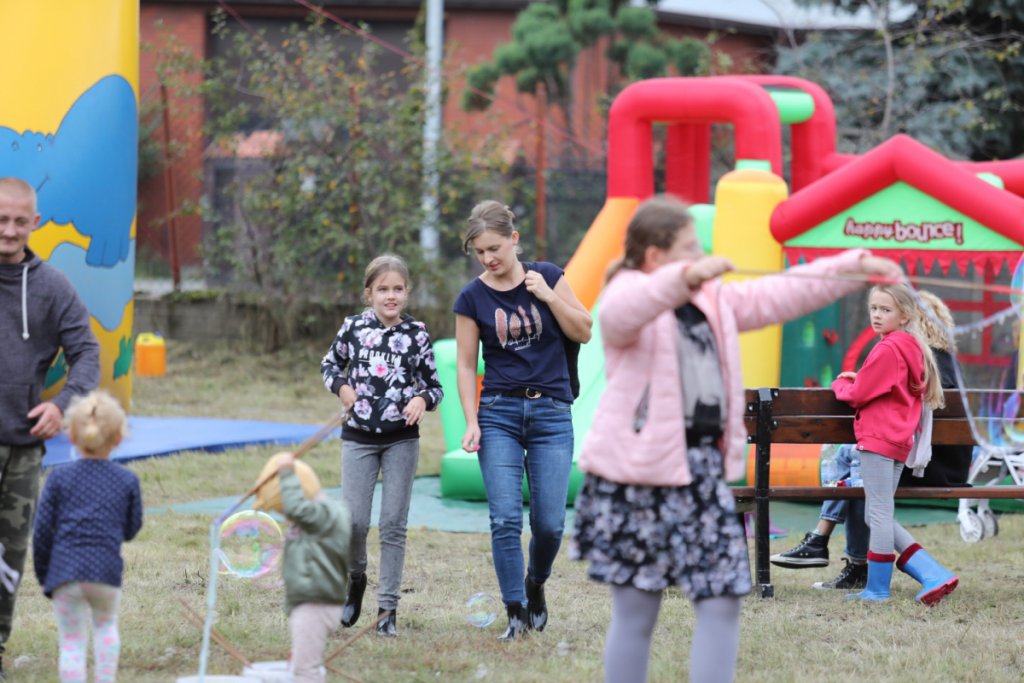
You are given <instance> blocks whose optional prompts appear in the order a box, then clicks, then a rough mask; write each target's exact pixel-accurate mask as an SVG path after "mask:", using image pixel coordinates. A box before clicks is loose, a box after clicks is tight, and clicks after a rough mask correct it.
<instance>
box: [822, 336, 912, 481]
mask: <svg viewBox="0 0 1024 683" xmlns="http://www.w3.org/2000/svg"><path fill="white" fill-rule="evenodd" d="M914 387H917V388H916V389H915V388H914ZM832 391H834V392H835V394H836V398H838V399H839V400H840V401H845V402H846V403H849V404H850V405H851V406H853V407H854V408H856V409H857V414H856V416H855V417H854V420H853V433H854V435H855V436H856V437H857V448H859V449H860V450H864V451H871V452H873V453H878V454H880V455H884V456H886V457H888V458H892V459H893V460H897V461H899V462H906V461H907V454H908V453H909V452H910V447H911V446H912V445H913V443H914V432H915V430H917V426H918V423H920V421H921V396H922V394H923V393H924V354H923V353H922V352H921V347H920V345H918V343H917V340H916V339H914V337H913V336H911V335H910V334H908V333H906V332H903V331H899V330H897V331H895V332H890V333H889V334H887V335H885V337H883V338H882V340H881V341H879V342H878V344H876V345H875V348H873V349H872V350H871V353H869V354H868V357H867V360H865V361H864V365H863V367H861V369H860V372H858V373H857V379H856V380H855V381H851V380H848V379H837V380H835V381H834V382H832Z"/></svg>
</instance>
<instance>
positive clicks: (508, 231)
mask: <svg viewBox="0 0 1024 683" xmlns="http://www.w3.org/2000/svg"><path fill="white" fill-rule="evenodd" d="M466 223H468V225H467V227H466V232H465V233H464V234H463V236H462V251H463V252H465V253H467V254H468V253H469V245H470V243H471V242H472V241H473V240H475V239H476V238H477V237H479V236H480V235H482V234H483V233H484V232H493V233H496V234H498V235H501V236H502V237H511V236H512V233H513V232H515V231H516V215H515V214H514V213H513V212H512V209H510V208H509V207H507V206H505V205H504V204H502V203H501V202H499V201H495V200H494V199H485V200H484V201H482V202H480V203H479V204H477V205H476V206H474V207H473V210H472V211H471V212H470V213H469V218H468V219H467V220H466Z"/></svg>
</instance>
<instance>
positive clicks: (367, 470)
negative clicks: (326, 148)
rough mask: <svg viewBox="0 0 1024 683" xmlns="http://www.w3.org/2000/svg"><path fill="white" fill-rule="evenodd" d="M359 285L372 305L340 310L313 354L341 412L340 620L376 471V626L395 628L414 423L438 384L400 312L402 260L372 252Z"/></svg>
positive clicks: (356, 606) (404, 286)
mask: <svg viewBox="0 0 1024 683" xmlns="http://www.w3.org/2000/svg"><path fill="white" fill-rule="evenodd" d="M364 287H365V290H364V292H365V296H366V301H367V303H368V304H369V305H370V308H367V309H366V310H365V311H363V312H362V313H360V314H358V315H353V316H349V317H348V318H346V319H345V322H344V323H343V324H342V326H341V329H340V330H339V331H338V334H337V336H336V337H335V339H334V343H332V344H331V348H330V349H328V351H327V355H325V356H324V358H323V360H322V361H321V363H320V372H321V373H322V374H323V378H324V386H326V387H327V390H328V391H330V392H331V393H332V394H335V395H336V396H338V398H340V399H341V403H342V408H343V410H344V411H345V412H348V414H349V417H348V421H347V422H346V423H345V426H344V427H343V429H342V432H341V439H342V441H341V444H342V445H341V497H342V499H343V500H344V501H345V504H346V505H347V506H348V508H349V510H350V511H351V513H352V563H351V568H352V570H351V571H352V577H351V579H352V580H351V584H350V586H349V592H348V599H347V600H346V602H345V606H344V608H343V610H342V615H341V623H342V625H343V626H352V625H353V624H355V623H356V620H357V619H359V613H360V611H361V609H362V603H363V593H364V592H365V591H366V534H367V532H368V531H369V527H370V506H371V505H372V503H373V490H374V487H375V486H376V484H377V476H378V474H381V475H382V478H383V490H382V494H381V506H380V519H379V521H378V528H379V530H380V556H381V557H380V584H379V587H378V591H377V601H378V608H379V611H378V620H379V621H378V624H377V633H378V634H379V635H383V636H395V635H397V626H396V624H397V622H396V610H397V608H398V599H399V593H400V588H401V583H402V568H403V566H404V564H405V533H406V524H407V522H408V519H409V501H410V499H411V498H412V481H413V478H414V477H415V475H416V466H417V463H418V462H419V457H420V433H419V423H420V420H422V419H423V415H424V413H425V412H426V411H428V410H434V409H435V408H437V405H438V404H439V403H440V402H441V398H442V397H443V392H442V391H441V383H440V381H439V380H438V378H437V364H436V363H435V361H434V350H433V347H432V346H431V344H430V335H429V334H428V333H427V328H426V326H425V325H424V324H423V323H422V322H420V321H418V320H416V319H414V318H413V317H411V316H409V315H406V314H404V313H403V309H404V308H405V305H406V303H407V302H408V300H409V290H410V279H409V269H408V267H407V266H406V264H405V261H403V260H402V259H400V258H399V257H397V256H391V255H385V256H379V257H377V258H375V259H374V260H373V261H371V262H370V265H368V266H367V267H366V275H365V278H364ZM385 615H386V616H385Z"/></svg>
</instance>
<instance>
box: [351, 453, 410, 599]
mask: <svg viewBox="0 0 1024 683" xmlns="http://www.w3.org/2000/svg"><path fill="white" fill-rule="evenodd" d="M419 459H420V441H419V439H407V440H405V441H399V442H398V443H392V444H387V445H373V444H365V443H356V442H354V441H342V442H341V499H342V500H343V501H345V504H346V505H347V506H348V509H349V512H351V513H352V545H351V551H352V557H351V565H350V566H351V572H352V573H353V574H361V573H363V572H365V571H366V534H367V533H368V532H369V530H370V508H371V507H372V505H373V489H374V487H376V485H377V475H378V473H380V474H381V477H382V479H383V485H382V486H381V501H380V519H379V520H378V523H377V526H378V528H379V530H380V584H379V586H378V589H377V603H378V606H379V607H380V608H381V609H386V610H393V609H396V608H397V607H398V599H399V593H400V592H401V590H400V589H401V587H402V568H403V567H404V566H405V530H406V524H407V522H408V521H409V500H410V499H411V498H412V481H413V478H414V477H415V476H416V465H417V463H418V462H419Z"/></svg>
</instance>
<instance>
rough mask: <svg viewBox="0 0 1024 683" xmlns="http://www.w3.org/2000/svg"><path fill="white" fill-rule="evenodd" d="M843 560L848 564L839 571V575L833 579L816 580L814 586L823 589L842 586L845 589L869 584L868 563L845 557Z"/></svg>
mask: <svg viewBox="0 0 1024 683" xmlns="http://www.w3.org/2000/svg"><path fill="white" fill-rule="evenodd" d="M843 562H845V563H846V566H845V567H843V569H842V571H840V572H839V576H837V577H836V578H834V579H832V580H831V581H816V582H815V583H814V587H815V588H820V589H822V590H828V589H830V588H841V589H843V590H855V589H861V588H866V587H867V585H868V566H867V565H866V564H854V563H853V562H850V561H849V560H848V559H846V558H845V557H844V558H843Z"/></svg>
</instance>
